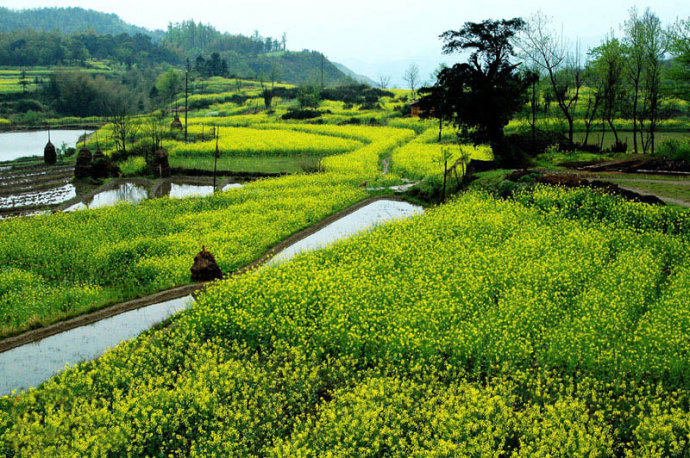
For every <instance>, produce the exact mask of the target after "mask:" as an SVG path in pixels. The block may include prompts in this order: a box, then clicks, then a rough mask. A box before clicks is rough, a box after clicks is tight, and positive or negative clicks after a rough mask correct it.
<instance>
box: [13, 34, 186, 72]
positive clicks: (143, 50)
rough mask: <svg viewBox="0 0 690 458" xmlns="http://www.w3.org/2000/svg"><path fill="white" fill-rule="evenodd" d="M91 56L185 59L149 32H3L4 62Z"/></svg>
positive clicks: (145, 61)
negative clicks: (161, 43) (160, 42)
mask: <svg viewBox="0 0 690 458" xmlns="http://www.w3.org/2000/svg"><path fill="white" fill-rule="evenodd" d="M89 59H108V60H110V61H113V62H119V63H122V64H125V65H128V66H131V65H135V64H138V65H151V64H156V63H160V62H168V63H171V64H179V63H181V62H183V60H182V59H180V57H179V55H178V54H176V53H175V52H173V51H171V50H170V49H168V48H166V47H163V46H160V45H159V44H156V43H154V42H153V41H152V39H151V37H150V36H148V35H141V34H137V35H128V34H124V33H123V34H120V35H98V34H96V33H95V32H88V33H76V34H72V35H65V34H62V33H60V32H58V31H52V32H36V31H33V30H31V29H25V30H19V31H14V32H7V33H2V34H0V62H2V63H3V65H12V66H34V65H66V64H73V65H83V64H84V63H85V62H86V61H87V60H89Z"/></svg>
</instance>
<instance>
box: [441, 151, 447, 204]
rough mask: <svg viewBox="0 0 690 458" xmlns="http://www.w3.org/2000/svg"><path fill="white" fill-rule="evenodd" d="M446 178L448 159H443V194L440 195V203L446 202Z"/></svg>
mask: <svg viewBox="0 0 690 458" xmlns="http://www.w3.org/2000/svg"><path fill="white" fill-rule="evenodd" d="M447 178H448V158H447V157H444V158H443V194H442V195H441V203H444V202H445V201H446V180H447Z"/></svg>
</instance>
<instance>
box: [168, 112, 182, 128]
mask: <svg viewBox="0 0 690 458" xmlns="http://www.w3.org/2000/svg"><path fill="white" fill-rule="evenodd" d="M183 127H184V126H183V125H182V121H180V117H179V116H178V115H175V117H174V118H173V120H172V122H171V123H170V128H171V129H182V128H183Z"/></svg>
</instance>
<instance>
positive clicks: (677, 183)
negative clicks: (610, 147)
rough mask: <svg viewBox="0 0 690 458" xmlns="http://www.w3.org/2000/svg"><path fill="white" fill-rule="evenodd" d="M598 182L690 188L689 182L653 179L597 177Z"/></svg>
mask: <svg viewBox="0 0 690 458" xmlns="http://www.w3.org/2000/svg"><path fill="white" fill-rule="evenodd" d="M597 178H598V179H600V180H611V181H625V182H628V183H659V184H672V185H675V186H690V180H656V179H653V178H618V177H616V176H599V177H597Z"/></svg>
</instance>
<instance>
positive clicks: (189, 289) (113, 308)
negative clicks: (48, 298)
mask: <svg viewBox="0 0 690 458" xmlns="http://www.w3.org/2000/svg"><path fill="white" fill-rule="evenodd" d="M378 200H398V201H401V202H406V200H405V199H401V198H398V197H395V196H380V197H371V198H368V199H365V200H362V201H360V202H358V203H356V204H354V205H351V206H350V207H348V208H346V209H344V210H341V211H339V212H336V213H334V214H332V215H330V216H327V217H326V218H324V219H322V220H321V221H319V222H317V223H315V224H313V225H311V226H309V227H307V228H306V229H302V230H301V231H298V232H296V233H294V234H292V235H291V236H289V237H288V238H286V239H285V240H283V241H282V242H280V243H278V244H276V245H275V246H273V247H272V248H271V249H269V250H268V251H266V252H265V253H264V254H263V255H262V256H261V257H260V258H259V259H257V260H255V261H253V262H251V263H249V264H247V265H246V266H244V267H242V268H240V269H238V270H236V271H235V272H232V273H230V274H229V275H227V276H226V278H231V277H234V276H237V275H242V274H244V273H247V272H250V271H251V270H253V269H255V268H257V267H259V266H260V265H262V264H264V263H265V262H266V261H268V260H269V259H270V258H271V257H273V255H274V254H276V253H278V252H280V251H282V250H284V249H285V248H287V247H288V246H290V245H292V244H294V243H297V242H299V241H300V240H302V239H304V238H306V237H308V236H310V235H312V234H313V233H315V232H317V231H319V230H320V229H323V228H324V227H326V226H328V225H329V224H331V223H333V222H334V221H337V220H339V219H340V218H343V217H344V216H347V215H349V214H350V213H353V212H355V211H357V210H359V209H360V208H362V207H365V206H367V205H369V204H371V203H373V202H376V201H378ZM190 265H191V260H190ZM205 286H206V283H194V284H191V285H184V286H179V287H176V288H171V289H167V290H165V291H160V292H158V293H155V294H151V295H149V296H146V297H141V298H138V299H133V300H130V301H127V302H121V303H119V304H113V305H110V306H106V307H104V308H102V309H99V310H96V311H93V312H90V313H86V314H83V315H79V316H76V317H74V318H69V319H67V320H64V321H60V322H58V323H54V324H51V325H49V326H45V327H43V328H38V329H32V330H30V331H26V332H23V333H21V334H18V335H16V336H13V337H8V338H6V339H3V340H0V353H3V352H6V351H8V350H11V349H13V348H16V347H20V346H22V345H26V344H29V343H32V342H37V341H39V340H41V339H45V338H46V337H50V336H52V335H55V334H59V333H61V332H65V331H69V330H70V329H74V328H78V327H81V326H86V325H89V324H93V323H95V322H97V321H100V320H103V319H105V318H110V317H112V316H115V315H119V314H121V313H124V312H129V311H131V310H136V309H140V308H142V307H146V306H149V305H153V304H157V303H159V302H164V301H169V300H172V299H178V298H181V297H185V296H189V295H190V294H196V293H198V292H199V291H200V290H202V289H203V288H204V287H205Z"/></svg>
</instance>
